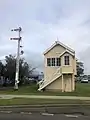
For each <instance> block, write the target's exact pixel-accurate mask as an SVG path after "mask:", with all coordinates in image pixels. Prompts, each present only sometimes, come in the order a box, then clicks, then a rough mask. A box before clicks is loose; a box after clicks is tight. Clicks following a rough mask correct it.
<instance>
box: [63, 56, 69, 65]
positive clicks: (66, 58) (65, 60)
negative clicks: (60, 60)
mask: <svg viewBox="0 0 90 120" xmlns="http://www.w3.org/2000/svg"><path fill="white" fill-rule="evenodd" d="M64 62H65V65H69V56H64Z"/></svg>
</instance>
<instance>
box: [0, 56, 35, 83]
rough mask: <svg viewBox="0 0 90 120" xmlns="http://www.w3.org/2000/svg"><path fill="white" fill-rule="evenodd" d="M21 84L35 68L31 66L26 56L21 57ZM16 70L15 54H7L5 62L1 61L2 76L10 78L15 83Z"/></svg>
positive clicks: (0, 73) (0, 72)
mask: <svg viewBox="0 0 90 120" xmlns="http://www.w3.org/2000/svg"><path fill="white" fill-rule="evenodd" d="M19 64H20V65H19V81H20V83H19V84H22V83H24V82H25V80H26V78H28V77H29V76H30V74H32V73H33V71H34V69H35V68H32V67H31V66H29V64H28V63H27V62H26V61H25V59H24V58H21V59H20V63H19ZM15 71H16V58H15V56H13V55H9V56H5V63H2V62H1V61H0V77H1V76H3V78H4V79H5V80H6V79H9V80H10V81H11V82H12V83H13V84H14V82H15Z"/></svg>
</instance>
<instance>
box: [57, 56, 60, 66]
mask: <svg viewBox="0 0 90 120" xmlns="http://www.w3.org/2000/svg"><path fill="white" fill-rule="evenodd" d="M56 66H61V59H60V58H56Z"/></svg>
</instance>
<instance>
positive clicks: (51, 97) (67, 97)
mask: <svg viewBox="0 0 90 120" xmlns="http://www.w3.org/2000/svg"><path fill="white" fill-rule="evenodd" d="M12 98H35V99H37V98H38V99H40V98H41V99H69V100H90V97H79V96H46V95H0V99H12Z"/></svg>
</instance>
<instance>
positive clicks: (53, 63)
mask: <svg viewBox="0 0 90 120" xmlns="http://www.w3.org/2000/svg"><path fill="white" fill-rule="evenodd" d="M51 63H52V66H55V58H52V61H51Z"/></svg>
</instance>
